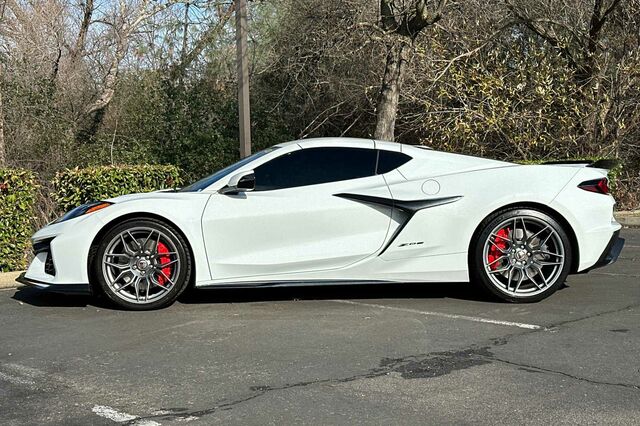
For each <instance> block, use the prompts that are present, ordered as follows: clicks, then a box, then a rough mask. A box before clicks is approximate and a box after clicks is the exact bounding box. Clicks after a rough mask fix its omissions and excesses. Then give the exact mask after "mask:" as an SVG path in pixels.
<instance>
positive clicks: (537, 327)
mask: <svg viewBox="0 0 640 426" xmlns="http://www.w3.org/2000/svg"><path fill="white" fill-rule="evenodd" d="M331 302H336V303H345V304H349V305H358V306H368V307H370V308H379V309H388V310H391V311H400V312H409V313H412V314H420V315H428V316H432V317H440V318H449V319H457V320H464V321H473V322H480V323H484V324H495V325H504V326H507V327H519V328H525V329H527V330H544V329H545V327H543V326H541V325H536V324H526V323H522V322H513V321H501V320H494V319H490V318H482V317H471V316H467V315H457V314H447V313H444V312H431V311H420V310H418V309H410V308H398V307H395V306H386V305H378V304H376V303H362V302H354V301H353V300H331Z"/></svg>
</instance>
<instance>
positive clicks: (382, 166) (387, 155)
mask: <svg viewBox="0 0 640 426" xmlns="http://www.w3.org/2000/svg"><path fill="white" fill-rule="evenodd" d="M378 152H379V153H380V154H379V157H378V168H377V170H376V173H378V174H383V173H387V172H390V171H391V170H393V169H397V168H398V167H400V166H402V165H403V164H404V163H406V162H407V161H409V160H411V157H409V156H408V155H407V154H403V153H401V152H393V151H378Z"/></svg>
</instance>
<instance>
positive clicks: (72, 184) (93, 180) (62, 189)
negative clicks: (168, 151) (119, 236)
mask: <svg viewBox="0 0 640 426" xmlns="http://www.w3.org/2000/svg"><path fill="white" fill-rule="evenodd" d="M181 184H182V178H181V171H180V169H179V168H178V167H175V166H163V165H135V166H129V165H122V166H100V167H87V168H84V169H78V168H75V169H67V170H64V171H62V172H58V173H56V176H55V178H54V179H53V188H54V192H53V194H52V197H53V199H54V201H55V202H56V203H57V205H58V207H59V208H60V209H61V210H64V211H67V210H69V209H72V208H74V207H76V206H78V205H80V204H84V203H87V202H90V201H97V200H104V199H106V198H112V197H117V196H118V195H124V194H132V193H138V192H150V191H156V190H159V189H167V188H175V187H177V186H180V185H181Z"/></svg>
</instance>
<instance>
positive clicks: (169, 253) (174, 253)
mask: <svg viewBox="0 0 640 426" xmlns="http://www.w3.org/2000/svg"><path fill="white" fill-rule="evenodd" d="M177 254H178V252H177V251H168V252H166V253H156V254H154V255H152V257H153V258H155V259H157V258H159V257H165V256H174V255H177Z"/></svg>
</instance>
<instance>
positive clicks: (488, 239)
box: [20, 138, 624, 310]
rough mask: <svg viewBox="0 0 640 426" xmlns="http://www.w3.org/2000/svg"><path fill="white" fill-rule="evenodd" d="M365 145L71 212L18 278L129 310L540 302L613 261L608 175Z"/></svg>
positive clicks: (267, 154) (615, 248) (244, 164)
mask: <svg viewBox="0 0 640 426" xmlns="http://www.w3.org/2000/svg"><path fill="white" fill-rule="evenodd" d="M601 167H606V165H605V164H603V163H602V162H599V163H596V164H588V163H581V164H553V165H518V164H512V163H507V162H502V161H495V160H488V159H482V158H476V157H468V156H464V155H457V154H451V153H444V152H438V151H433V150H429V149H425V148H422V147H415V146H408V145H401V144H397V143H391V142H380V141H375V140H366V139H347V138H330V139H305V140H300V141H294V142H289V143H284V144H280V145H276V146H274V147H272V148H269V149H267V150H264V151H261V152H258V153H256V154H254V155H252V156H250V157H248V158H245V159H243V160H241V161H239V162H237V163H235V164H233V165H231V166H229V167H227V168H225V169H223V170H220V171H218V172H216V173H214V174H212V175H211V176H208V177H206V178H204V179H202V180H200V181H198V182H196V183H194V184H192V185H190V186H187V187H185V188H182V189H180V190H177V191H159V192H153V193H147V194H132V195H124V196H121V197H117V198H113V199H110V200H104V201H96V202H92V203H89V204H85V205H82V206H79V207H77V208H75V209H73V210H71V211H69V212H68V213H67V214H65V215H64V216H62V217H61V218H59V219H58V220H56V221H55V222H53V223H51V224H49V225H48V226H46V227H44V228H43V229H41V230H39V231H38V232H37V233H36V234H35V235H34V236H33V248H34V252H35V258H34V260H33V262H32V263H31V265H30V266H29V269H28V270H27V272H26V273H25V274H23V276H22V277H21V278H20V280H21V282H23V283H26V284H31V285H35V286H37V287H40V288H42V289H49V290H52V291H59V292H69V293H91V292H102V293H103V294H105V295H106V296H107V297H108V298H110V299H111V300H112V301H113V302H115V303H116V304H118V305H120V306H121V307H125V308H129V309H138V310H143V309H154V308H160V307H164V306H167V305H169V304H170V303H172V302H173V301H174V300H175V299H176V298H177V297H178V296H179V295H180V293H182V291H184V290H185V289H186V288H187V287H188V286H189V285H190V284H192V285H194V286H195V287H198V288H214V287H218V288H219V287H257V286H286V285H296V286H298V285H320V284H356V283H389V282H396V283H402V282H425V283H426V282H456V281H468V280H472V281H473V282H475V283H477V284H479V285H481V286H482V287H484V288H485V289H486V290H488V291H490V292H491V293H493V294H494V295H495V296H497V297H499V298H501V299H504V300H507V301H510V302H534V301H539V300H541V299H543V298H545V297H547V296H549V295H550V294H551V293H553V292H554V291H555V290H556V289H557V288H558V287H559V286H560V285H562V283H563V282H564V280H565V278H566V277H567V275H568V274H571V273H580V272H586V271H588V270H590V269H593V268H596V267H599V266H603V265H606V264H609V263H611V262H613V261H615V259H616V258H617V256H618V254H619V253H620V251H621V250H622V246H623V244H624V240H623V239H621V238H619V237H618V232H619V229H620V225H619V224H618V223H617V222H616V221H615V220H614V218H613V206H614V204H615V201H614V199H613V197H611V195H609V194H608V193H609V190H608V187H607V171H606V170H605V169H604V168H601Z"/></svg>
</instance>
